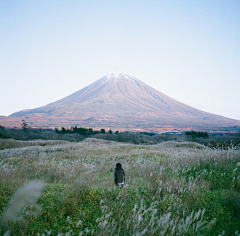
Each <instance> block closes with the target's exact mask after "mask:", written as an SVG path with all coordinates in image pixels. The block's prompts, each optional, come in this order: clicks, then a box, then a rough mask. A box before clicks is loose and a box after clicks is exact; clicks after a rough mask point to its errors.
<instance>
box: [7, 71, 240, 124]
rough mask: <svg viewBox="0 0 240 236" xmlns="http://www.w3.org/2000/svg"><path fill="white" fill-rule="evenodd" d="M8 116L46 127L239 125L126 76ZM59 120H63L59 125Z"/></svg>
mask: <svg viewBox="0 0 240 236" xmlns="http://www.w3.org/2000/svg"><path fill="white" fill-rule="evenodd" d="M10 117H26V119H32V120H35V122H33V124H34V125H36V124H37V123H38V122H37V119H36V117H41V118H42V119H43V118H44V119H45V120H48V122H47V123H48V124H49V122H50V120H49V119H51V122H50V123H51V124H52V125H55V126H58V125H62V124H64V123H65V124H68V125H80V126H81V125H85V126H97V127H98V126H101V125H103V126H107V127H111V126H113V127H122V128H129V127H130V128H131V127H132V128H133V129H134V128H146V127H148V128H151V127H152V128H154V127H161V126H171V127H175V128H178V129H181V128H189V127H190V126H192V127H193V126H196V127H200V128H204V127H206V128H210V127H223V126H226V127H229V126H234V125H240V121H237V120H232V119H228V118H225V117H222V116H218V115H214V114H210V113H207V112H203V111H200V110H198V109H195V108H192V107H190V106H187V105H185V104H183V103H180V102H178V101H176V100H174V99H172V98H170V97H168V96H166V95H165V94H163V93H161V92H159V91H157V90H156V89H154V88H152V87H150V86H148V85H147V84H145V83H143V82H141V81H140V80H138V79H137V78H135V77H132V76H129V75H126V74H110V75H107V76H104V77H103V78H101V79H99V80H97V81H96V82H94V83H92V84H90V85H88V86H87V87H85V88H83V89H81V90H79V91H77V92H75V93H73V94H71V95H69V96H67V97H65V98H63V99H60V100H58V101H56V102H53V103H50V104H48V105H46V106H43V107H39V108H36V109H32V110H23V111H20V112H16V113H13V114H12V115H11V116H10ZM34 117H35V118H34ZM56 118H58V121H57V120H56ZM90 118H91V119H90ZM93 118H94V119H93ZM61 119H62V120H65V121H64V122H61ZM89 119H90V120H89ZM206 128H205V129H206Z"/></svg>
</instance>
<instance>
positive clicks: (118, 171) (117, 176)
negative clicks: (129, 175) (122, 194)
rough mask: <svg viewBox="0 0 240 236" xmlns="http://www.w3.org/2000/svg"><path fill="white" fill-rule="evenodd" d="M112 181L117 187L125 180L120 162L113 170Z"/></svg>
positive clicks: (120, 186) (121, 185)
mask: <svg viewBox="0 0 240 236" xmlns="http://www.w3.org/2000/svg"><path fill="white" fill-rule="evenodd" d="M114 182H115V184H116V186H117V187H118V188H122V187H123V185H124V182H125V171H124V170H123V168H122V165H121V164H120V163H117V164H116V168H115V172H114Z"/></svg>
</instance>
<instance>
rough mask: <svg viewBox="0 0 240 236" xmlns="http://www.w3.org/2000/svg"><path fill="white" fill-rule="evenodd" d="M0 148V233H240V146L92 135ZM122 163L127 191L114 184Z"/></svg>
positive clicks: (9, 144)
mask: <svg viewBox="0 0 240 236" xmlns="http://www.w3.org/2000/svg"><path fill="white" fill-rule="evenodd" d="M7 142H11V143H7ZM1 146H2V147H3V148H2V149H3V150H0V223H1V227H0V234H1V235H39V236H40V235H59V236H60V235H136V236H137V235H139V236H140V235H240V150H239V148H238V147H234V148H229V149H228V150H220V149H211V148H209V147H205V146H202V145H200V144H197V143H193V142H176V141H169V142H163V143H159V144H155V145H134V144H127V143H117V142H113V141H106V140H101V139H93V138H89V139H85V140H84V141H82V142H78V143H77V142H66V141H31V142H30V141H29V142H20V141H13V140H1ZM117 162H121V163H122V166H123V168H124V170H125V172H126V175H127V176H126V184H125V187H124V188H123V189H116V188H115V186H114V183H113V174H114V168H115V165H116V163H117ZM238 231H239V233H238Z"/></svg>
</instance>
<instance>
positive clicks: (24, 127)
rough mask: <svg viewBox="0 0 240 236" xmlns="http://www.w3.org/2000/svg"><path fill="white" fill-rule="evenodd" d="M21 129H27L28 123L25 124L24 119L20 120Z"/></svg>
mask: <svg viewBox="0 0 240 236" xmlns="http://www.w3.org/2000/svg"><path fill="white" fill-rule="evenodd" d="M22 122H23V123H22V129H23V130H24V131H27V130H28V125H27V123H26V122H25V120H22Z"/></svg>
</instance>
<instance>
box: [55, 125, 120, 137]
mask: <svg viewBox="0 0 240 236" xmlns="http://www.w3.org/2000/svg"><path fill="white" fill-rule="evenodd" d="M55 132H56V133H57V134H74V133H77V134H81V135H84V136H88V135H94V134H105V133H106V131H105V129H101V130H100V131H99V130H93V129H92V128H84V127H79V128H78V127H77V126H75V127H73V126H72V127H70V128H64V127H62V129H61V130H59V129H58V128H55ZM108 133H109V134H112V133H113V132H112V130H111V129H110V130H109V131H108ZM116 133H118V131H116Z"/></svg>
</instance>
